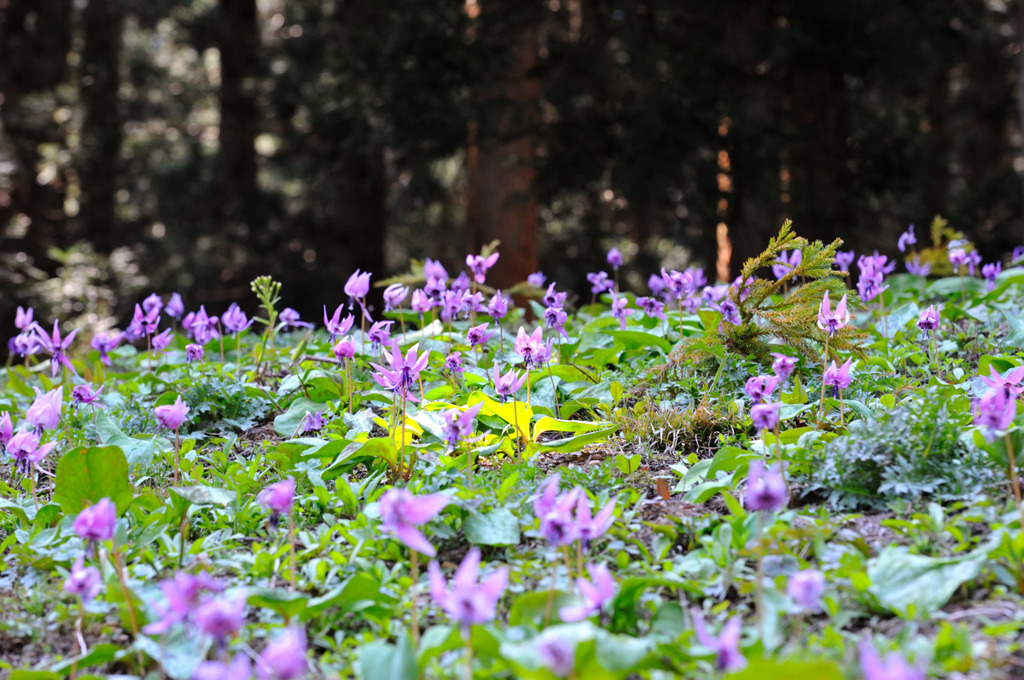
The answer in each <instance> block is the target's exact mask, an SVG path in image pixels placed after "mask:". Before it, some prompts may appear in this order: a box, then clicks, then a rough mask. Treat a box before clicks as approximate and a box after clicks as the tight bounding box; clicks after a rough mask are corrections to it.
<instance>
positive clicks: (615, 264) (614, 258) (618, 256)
mask: <svg viewBox="0 0 1024 680" xmlns="http://www.w3.org/2000/svg"><path fill="white" fill-rule="evenodd" d="M607 259H608V264H610V265H611V266H612V269H618V268H619V267H621V266H622V253H620V252H619V249H618V248H612V249H611V250H609V251H608V258H607Z"/></svg>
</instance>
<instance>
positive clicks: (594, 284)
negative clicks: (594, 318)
mask: <svg viewBox="0 0 1024 680" xmlns="http://www.w3.org/2000/svg"><path fill="white" fill-rule="evenodd" d="M587 281H589V282H590V292H591V293H593V294H594V295H600V294H601V293H603V292H605V291H606V290H611V289H612V288H613V287H614V286H615V281H613V280H611V279H609V278H608V273H607V272H603V271H602V272H591V273H589V274H587Z"/></svg>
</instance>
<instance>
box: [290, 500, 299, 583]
mask: <svg viewBox="0 0 1024 680" xmlns="http://www.w3.org/2000/svg"><path fill="white" fill-rule="evenodd" d="M288 576H289V580H290V581H291V584H292V590H295V582H296V578H297V575H296V573H295V510H294V509H293V510H292V511H291V512H289V513H288Z"/></svg>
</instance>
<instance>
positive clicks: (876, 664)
mask: <svg viewBox="0 0 1024 680" xmlns="http://www.w3.org/2000/svg"><path fill="white" fill-rule="evenodd" d="M857 647H858V649H859V651H860V670H861V672H862V673H864V680H924V679H925V677H926V676H927V669H926V668H924V667H923V666H921V667H915V666H911V665H910V664H908V663H907V662H906V660H905V659H903V657H901V656H900V655H898V654H895V653H894V654H889V655H887V656H886V657H885V659H884V660H882V659H881V658H879V656H878V652H876V651H875V648H874V647H873V646H872V645H871V641H870V640H867V639H863V640H861V641H860V643H859V644H858V645H857Z"/></svg>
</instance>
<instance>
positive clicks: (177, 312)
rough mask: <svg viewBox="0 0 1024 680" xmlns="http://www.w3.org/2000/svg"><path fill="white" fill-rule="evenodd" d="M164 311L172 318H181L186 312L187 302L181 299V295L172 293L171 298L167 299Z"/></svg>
mask: <svg viewBox="0 0 1024 680" xmlns="http://www.w3.org/2000/svg"><path fill="white" fill-rule="evenodd" d="M163 311H164V312H165V313H166V314H167V316H169V317H171V318H172V319H177V318H180V317H181V315H182V314H184V313H185V303H184V302H182V301H181V295H179V294H177V293H171V299H170V300H168V301H167V304H166V305H165V306H164V310H163Z"/></svg>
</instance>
